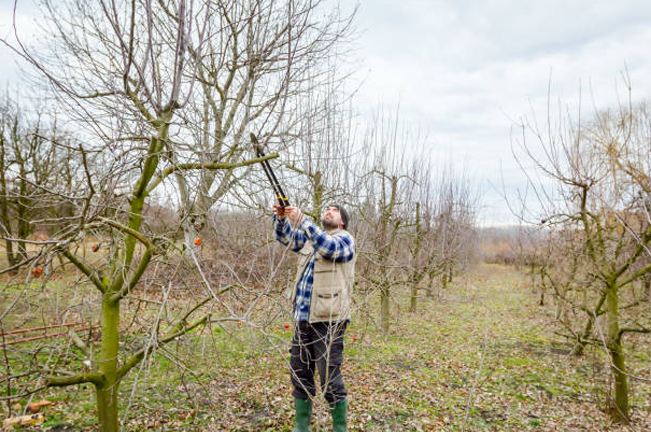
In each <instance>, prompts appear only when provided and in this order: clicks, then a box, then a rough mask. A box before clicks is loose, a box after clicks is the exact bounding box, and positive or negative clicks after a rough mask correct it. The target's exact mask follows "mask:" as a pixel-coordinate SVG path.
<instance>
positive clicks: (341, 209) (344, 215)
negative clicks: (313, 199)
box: [326, 204, 350, 229]
mask: <svg viewBox="0 0 651 432" xmlns="http://www.w3.org/2000/svg"><path fill="white" fill-rule="evenodd" d="M328 207H334V208H336V209H337V210H339V215H340V216H341V221H342V222H343V223H344V229H347V228H348V221H349V220H350V217H349V216H348V212H347V211H346V209H345V208H344V206H342V205H339V204H329V205H328V206H327V207H326V208H328Z"/></svg>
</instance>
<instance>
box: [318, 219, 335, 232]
mask: <svg viewBox="0 0 651 432" xmlns="http://www.w3.org/2000/svg"><path fill="white" fill-rule="evenodd" d="M321 223H322V224H323V228H325V229H326V230H333V229H337V228H339V227H338V226H337V224H335V223H334V222H332V221H331V220H325V219H323V220H322V221H321Z"/></svg>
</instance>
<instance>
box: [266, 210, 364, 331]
mask: <svg viewBox="0 0 651 432" xmlns="http://www.w3.org/2000/svg"><path fill="white" fill-rule="evenodd" d="M274 224H275V229H276V240H278V241H279V242H280V243H282V244H284V245H285V246H289V248H290V249H291V250H292V251H294V252H298V251H300V250H301V249H303V246H305V242H306V241H308V240H309V241H310V243H312V247H313V248H314V254H313V255H312V258H311V259H310V261H309V263H308V264H307V266H305V270H304V271H303V275H302V276H301V279H300V280H299V281H298V285H297V286H296V300H295V302H294V319H295V320H296V321H303V322H307V321H308V319H309V316H310V297H311V296H312V284H313V283H314V258H315V257H316V254H317V253H319V254H321V256H323V257H324V258H326V259H329V260H332V261H334V262H347V261H350V260H352V259H353V257H354V256H355V241H354V240H353V237H352V236H351V235H350V234H349V233H348V231H342V232H341V233H340V234H337V235H335V236H331V235H329V234H328V233H326V232H325V231H323V230H322V229H321V228H319V227H318V226H317V225H315V224H314V222H312V221H311V220H310V219H308V218H307V217H304V218H303V221H302V222H301V224H300V225H299V226H298V227H296V228H292V227H291V226H290V224H289V222H288V221H287V218H284V219H278V218H277V217H276V215H274Z"/></svg>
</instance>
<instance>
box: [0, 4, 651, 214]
mask: <svg viewBox="0 0 651 432" xmlns="http://www.w3.org/2000/svg"><path fill="white" fill-rule="evenodd" d="M12 3H13V1H8V0H2V1H0V34H1V35H2V36H6V35H7V33H8V32H9V31H10V25H11V6H12V5H11V4H12ZM341 3H342V4H344V5H345V7H348V4H349V3H351V2H344V1H342V2H341ZM359 7H360V8H359V12H358V16H357V21H356V23H357V28H358V29H359V30H360V33H361V36H360V39H359V40H358V42H357V47H358V50H357V57H358V58H359V68H360V76H362V77H365V79H364V82H363V86H362V88H361V91H360V93H359V96H358V98H357V106H358V109H359V110H360V111H362V112H363V111H368V110H372V109H375V108H376V107H377V106H378V105H379V104H383V105H385V106H394V107H395V106H396V105H397V104H398V102H399V103H400V113H401V117H402V118H403V120H404V121H405V122H407V123H408V124H409V125H410V127H414V128H417V127H418V128H421V129H424V130H426V131H427V132H428V133H429V137H430V139H429V145H430V148H431V151H432V153H433V155H434V156H435V158H437V159H438V160H449V159H452V158H453V159H454V160H455V161H459V166H461V165H462V164H463V163H465V164H466V165H467V167H468V170H469V172H470V174H471V175H472V177H473V179H474V180H475V181H476V182H477V183H478V184H479V185H480V188H481V190H482V191H484V196H485V198H484V200H483V203H484V209H483V213H482V221H483V223H486V224H492V223H505V222H508V221H510V220H512V218H511V217H510V216H509V213H508V211H507V210H506V208H505V204H504V203H503V201H502V200H501V198H500V197H499V195H498V194H497V193H496V191H494V190H493V189H492V187H491V186H490V185H491V184H492V185H495V186H497V187H500V188H501V183H502V181H501V174H500V170H503V173H504V177H505V179H506V182H507V183H508V185H509V187H510V188H513V187H515V186H516V185H520V186H523V185H524V182H523V175H522V173H521V172H520V170H519V168H517V166H516V164H515V162H514V160H513V158H512V156H511V150H510V140H509V132H510V128H511V126H512V124H513V122H512V119H518V118H520V117H522V116H523V115H530V114H531V107H533V108H534V110H535V111H536V113H537V114H538V115H539V116H540V118H542V116H544V115H545V109H546V105H547V98H548V85H549V83H550V79H551V89H552V90H551V94H552V98H553V99H554V101H557V100H561V101H562V102H563V103H564V104H567V105H568V106H569V107H570V109H576V106H577V102H578V100H579V96H580V92H579V91H580V88H581V89H582V99H583V106H584V109H583V110H584V114H589V112H590V111H591V107H592V105H593V104H594V105H595V106H596V107H597V108H599V109H602V108H606V107H609V106H614V105H615V104H616V103H617V100H618V91H619V97H620V98H622V97H624V96H625V92H624V87H623V85H622V84H623V81H622V79H621V76H622V72H623V71H624V70H625V69H626V70H627V71H628V74H629V76H630V78H631V82H632V84H633V97H634V99H635V100H641V99H645V98H647V97H648V96H649V95H650V94H651V55H650V54H649V53H650V52H651V2H650V1H648V0H646V1H642V0H639V1H634V0H630V1H627V0H619V1H614V0H591V1H584V0H564V1H556V0H545V1H524V0H520V1H516V0H501V1H497V0H496V1H489V0H486V1H451V0H450V1H425V0H402V1H395V0H363V1H361V2H360V4H359ZM27 15H28V14H27ZM19 19H21V20H22V21H21V22H22V25H24V26H25V27H24V28H31V29H32V30H31V33H34V31H36V30H35V27H34V26H33V25H32V23H31V22H30V19H29V17H28V16H27V17H25V18H23V17H19ZM29 32H30V31H28V33H29ZM0 58H1V59H2V61H0V76H1V77H2V80H3V81H5V82H7V81H8V80H11V81H12V82H16V81H17V80H18V77H19V75H20V73H19V71H18V69H17V68H16V67H15V66H14V65H13V62H12V61H11V60H10V59H11V54H10V53H9V52H8V51H7V50H6V49H5V48H4V47H0ZM500 167H501V168H500ZM510 190H512V189H510Z"/></svg>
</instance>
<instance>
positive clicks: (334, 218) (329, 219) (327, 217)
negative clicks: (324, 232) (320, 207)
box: [322, 207, 342, 230]
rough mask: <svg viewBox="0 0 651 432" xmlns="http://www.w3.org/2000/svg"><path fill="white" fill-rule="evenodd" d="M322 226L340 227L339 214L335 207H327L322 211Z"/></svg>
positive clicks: (326, 227) (327, 227) (329, 228)
mask: <svg viewBox="0 0 651 432" xmlns="http://www.w3.org/2000/svg"><path fill="white" fill-rule="evenodd" d="M322 222H323V227H324V228H325V229H328V230H332V229H337V228H342V226H341V225H342V223H341V214H340V213H339V209H338V208H337V207H328V208H327V209H326V211H325V213H323V220H322Z"/></svg>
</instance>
